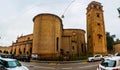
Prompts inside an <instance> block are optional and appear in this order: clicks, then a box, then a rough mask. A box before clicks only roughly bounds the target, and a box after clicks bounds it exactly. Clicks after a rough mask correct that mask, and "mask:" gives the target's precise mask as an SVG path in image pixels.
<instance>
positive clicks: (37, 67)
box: [27, 65, 55, 70]
mask: <svg viewBox="0 0 120 70" xmlns="http://www.w3.org/2000/svg"><path fill="white" fill-rule="evenodd" d="M27 66H29V65H27ZM29 67H36V68H42V69H53V70H54V69H55V68H54V67H44V66H29Z"/></svg>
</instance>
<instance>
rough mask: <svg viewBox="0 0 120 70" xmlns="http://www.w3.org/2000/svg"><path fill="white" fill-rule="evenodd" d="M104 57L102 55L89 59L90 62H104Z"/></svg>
mask: <svg viewBox="0 0 120 70" xmlns="http://www.w3.org/2000/svg"><path fill="white" fill-rule="evenodd" d="M102 59H103V57H102V55H101V54H95V55H94V56H93V57H88V60H87V61H88V62H93V61H100V60H102Z"/></svg>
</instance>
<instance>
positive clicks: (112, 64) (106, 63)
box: [101, 60, 116, 67]
mask: <svg viewBox="0 0 120 70" xmlns="http://www.w3.org/2000/svg"><path fill="white" fill-rule="evenodd" d="M101 65H102V66H105V67H115V65H116V61H115V60H104V61H102V63H101Z"/></svg>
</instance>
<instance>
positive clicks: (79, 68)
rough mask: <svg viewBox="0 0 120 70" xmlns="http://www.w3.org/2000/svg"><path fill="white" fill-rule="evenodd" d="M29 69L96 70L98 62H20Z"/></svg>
mask: <svg viewBox="0 0 120 70" xmlns="http://www.w3.org/2000/svg"><path fill="white" fill-rule="evenodd" d="M21 63H22V64H23V65H25V66H27V67H28V68H29V70H96V68H97V66H98V64H99V63H100V62H91V63H88V62H76V63H60V64H59V63H52V62H51V63H39V62H21Z"/></svg>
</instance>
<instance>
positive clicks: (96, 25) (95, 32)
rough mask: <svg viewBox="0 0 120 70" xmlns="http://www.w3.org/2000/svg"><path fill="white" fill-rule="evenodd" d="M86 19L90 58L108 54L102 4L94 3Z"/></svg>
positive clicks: (88, 9)
mask: <svg viewBox="0 0 120 70" xmlns="http://www.w3.org/2000/svg"><path fill="white" fill-rule="evenodd" d="M86 18H87V53H88V56H91V55H94V54H102V55H105V54H107V45H106V34H105V25H104V15H103V6H102V5H101V3H99V2H96V1H92V2H91V3H90V4H89V5H88V7H87V13H86Z"/></svg>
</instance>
